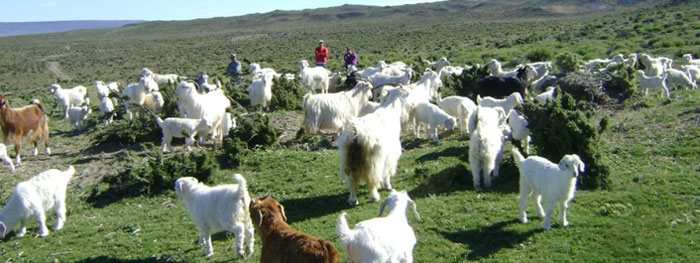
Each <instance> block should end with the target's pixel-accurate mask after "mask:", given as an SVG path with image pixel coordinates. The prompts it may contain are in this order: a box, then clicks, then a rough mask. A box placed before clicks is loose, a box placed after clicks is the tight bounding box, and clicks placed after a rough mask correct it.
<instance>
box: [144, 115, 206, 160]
mask: <svg viewBox="0 0 700 263" xmlns="http://www.w3.org/2000/svg"><path fill="white" fill-rule="evenodd" d="M156 123H158V126H160V128H161V130H162V131H163V143H162V151H163V152H166V147H167V149H168V150H169V151H171V152H173V151H175V149H173V146H172V144H171V141H172V140H173V137H176V138H185V148H186V149H187V151H190V150H191V149H190V145H192V143H194V137H195V136H197V134H199V133H200V132H201V131H202V130H205V129H211V128H212V124H211V122H210V121H209V120H207V119H205V118H201V119H186V118H176V117H170V118H167V119H165V120H163V119H161V118H160V117H156Z"/></svg>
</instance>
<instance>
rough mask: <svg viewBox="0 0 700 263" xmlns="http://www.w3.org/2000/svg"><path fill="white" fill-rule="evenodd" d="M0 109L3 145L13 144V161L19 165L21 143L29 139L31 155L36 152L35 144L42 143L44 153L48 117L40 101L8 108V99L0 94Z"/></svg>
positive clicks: (47, 137) (47, 143) (48, 152)
mask: <svg viewBox="0 0 700 263" xmlns="http://www.w3.org/2000/svg"><path fill="white" fill-rule="evenodd" d="M0 111H2V112H1V115H0V116H2V140H3V143H4V144H5V145H10V144H14V145H15V163H16V164H17V165H20V163H21V159H20V150H21V149H22V143H23V142H24V141H26V140H29V142H30V143H34V151H33V155H34V156H36V155H37V154H38V152H39V151H38V150H37V144H38V142H39V141H41V142H43V143H44V147H45V148H46V154H51V149H49V118H48V117H46V114H44V107H42V106H41V104H40V103H36V104H32V105H27V106H24V107H21V108H10V101H8V100H7V98H5V97H4V96H1V95H0Z"/></svg>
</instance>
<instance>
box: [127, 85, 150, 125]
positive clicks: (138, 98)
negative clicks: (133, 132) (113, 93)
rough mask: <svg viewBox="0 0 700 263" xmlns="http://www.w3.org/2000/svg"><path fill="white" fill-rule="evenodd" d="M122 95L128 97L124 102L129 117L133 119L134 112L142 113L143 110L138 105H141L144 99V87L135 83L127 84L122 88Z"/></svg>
mask: <svg viewBox="0 0 700 263" xmlns="http://www.w3.org/2000/svg"><path fill="white" fill-rule="evenodd" d="M122 96H126V97H128V98H129V99H128V100H127V101H126V102H125V103H124V107H125V108H126V112H127V115H129V119H133V117H134V114H136V113H138V114H140V115H143V111H142V110H141V109H140V108H139V107H141V106H143V103H144V102H145V101H146V90H145V89H144V87H142V86H141V85H139V84H137V83H132V84H129V85H127V86H126V88H124V90H122Z"/></svg>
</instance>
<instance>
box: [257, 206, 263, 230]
mask: <svg viewBox="0 0 700 263" xmlns="http://www.w3.org/2000/svg"><path fill="white" fill-rule="evenodd" d="M258 217H259V218H260V222H258V229H260V227H261V226H262V220H263V214H262V212H261V211H260V210H258Z"/></svg>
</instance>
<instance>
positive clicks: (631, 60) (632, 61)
mask: <svg viewBox="0 0 700 263" xmlns="http://www.w3.org/2000/svg"><path fill="white" fill-rule="evenodd" d="M624 63H625V66H628V67H634V66H635V65H637V54H635V53H632V54H630V55H629V56H628V57H627V58H626V59H625V60H624Z"/></svg>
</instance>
